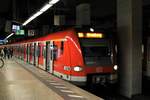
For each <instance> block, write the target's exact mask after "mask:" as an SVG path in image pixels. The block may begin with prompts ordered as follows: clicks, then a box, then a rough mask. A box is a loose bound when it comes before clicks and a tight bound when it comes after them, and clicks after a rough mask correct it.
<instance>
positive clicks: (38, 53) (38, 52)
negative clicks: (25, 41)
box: [37, 45, 41, 57]
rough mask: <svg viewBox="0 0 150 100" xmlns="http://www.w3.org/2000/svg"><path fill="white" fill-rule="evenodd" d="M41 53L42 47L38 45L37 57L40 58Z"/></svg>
mask: <svg viewBox="0 0 150 100" xmlns="http://www.w3.org/2000/svg"><path fill="white" fill-rule="evenodd" d="M40 51H41V49H40V45H38V50H37V55H38V57H39V56H40Z"/></svg>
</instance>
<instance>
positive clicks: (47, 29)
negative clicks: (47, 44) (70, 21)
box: [42, 25, 50, 34]
mask: <svg viewBox="0 0 150 100" xmlns="http://www.w3.org/2000/svg"><path fill="white" fill-rule="evenodd" d="M49 30H50V28H49V25H43V26H42V33H43V34H47V33H49Z"/></svg>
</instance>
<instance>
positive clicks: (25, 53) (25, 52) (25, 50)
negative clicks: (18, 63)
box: [24, 44, 27, 62]
mask: <svg viewBox="0 0 150 100" xmlns="http://www.w3.org/2000/svg"><path fill="white" fill-rule="evenodd" d="M24 62H27V45H26V44H24Z"/></svg>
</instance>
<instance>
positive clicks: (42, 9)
mask: <svg viewBox="0 0 150 100" xmlns="http://www.w3.org/2000/svg"><path fill="white" fill-rule="evenodd" d="M51 6H53V5H51V4H46V5H45V6H44V7H42V8H41V9H40V11H41V12H45V11H46V10H48V9H49V8H50V7H51Z"/></svg>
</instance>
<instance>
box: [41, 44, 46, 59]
mask: <svg viewBox="0 0 150 100" xmlns="http://www.w3.org/2000/svg"><path fill="white" fill-rule="evenodd" d="M42 55H43V57H44V58H46V47H45V46H43V54H42Z"/></svg>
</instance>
